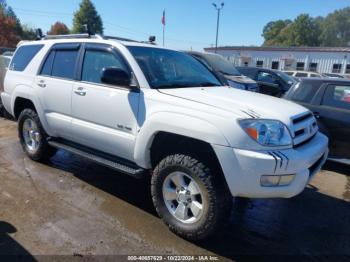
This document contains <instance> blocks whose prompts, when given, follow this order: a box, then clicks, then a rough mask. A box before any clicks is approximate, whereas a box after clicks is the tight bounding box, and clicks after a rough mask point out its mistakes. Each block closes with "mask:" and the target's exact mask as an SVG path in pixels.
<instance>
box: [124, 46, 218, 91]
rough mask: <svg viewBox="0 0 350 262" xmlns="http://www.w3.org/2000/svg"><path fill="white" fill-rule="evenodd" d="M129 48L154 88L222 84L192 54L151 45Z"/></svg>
mask: <svg viewBox="0 0 350 262" xmlns="http://www.w3.org/2000/svg"><path fill="white" fill-rule="evenodd" d="M128 49H129V51H130V52H131V54H132V55H133V56H134V57H135V59H136V61H137V63H138V64H139V66H140V68H141V70H142V71H143V73H144V75H145V76H146V78H147V80H148V82H149V85H150V86H151V87H152V88H155V89H161V88H183V87H199V86H221V83H220V82H219V80H218V79H217V78H216V77H215V76H214V75H213V74H212V73H211V72H210V71H209V70H208V69H207V68H206V67H205V66H204V65H202V64H201V63H200V62H198V61H197V60H196V59H194V58H193V57H191V56H190V55H187V54H184V53H181V52H177V51H173V50H167V49H161V48H151V47H140V46H129V47H128Z"/></svg>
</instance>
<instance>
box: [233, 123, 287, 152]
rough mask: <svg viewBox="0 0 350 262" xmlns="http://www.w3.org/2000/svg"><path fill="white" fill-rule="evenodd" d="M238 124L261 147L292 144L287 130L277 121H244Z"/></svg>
mask: <svg viewBox="0 0 350 262" xmlns="http://www.w3.org/2000/svg"><path fill="white" fill-rule="evenodd" d="M239 124H240V126H241V127H242V128H243V130H244V131H245V132H246V133H247V134H248V135H249V136H250V137H251V138H253V139H254V140H255V141H256V142H258V143H259V144H261V145H263V146H289V145H291V144H292V137H291V135H290V133H289V130H288V128H287V127H286V126H285V125H284V124H283V123H281V122H280V121H278V120H268V119H266V120H263V119H244V120H240V121H239Z"/></svg>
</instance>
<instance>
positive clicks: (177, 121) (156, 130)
mask: <svg viewBox="0 0 350 262" xmlns="http://www.w3.org/2000/svg"><path fill="white" fill-rule="evenodd" d="M164 138H167V139H165V140H164ZM178 140H181V141H186V142H187V143H189V142H193V143H195V144H196V145H201V147H202V148H207V149H210V150H212V152H214V150H213V148H212V146H211V144H218V145H225V146H228V145H229V144H228V141H227V140H226V138H225V137H224V135H223V134H222V133H221V131H220V130H219V129H218V128H217V127H215V126H214V125H212V124H211V123H209V122H207V121H205V120H202V119H200V118H195V117H192V116H187V115H181V114H176V113H168V112H167V113H157V114H154V115H152V117H151V118H150V119H148V121H146V122H145V124H144V125H143V127H142V128H141V130H140V132H139V134H138V137H137V139H136V143H135V151H134V159H135V162H136V163H137V164H138V165H139V166H141V167H144V168H152V164H154V162H153V163H152V149H153V150H154V148H155V147H156V146H157V145H159V141H163V142H162V143H166V145H165V146H164V144H162V143H160V145H161V147H165V148H169V147H171V146H172V145H173V143H175V142H176V143H177V144H178V142H177V141H178ZM164 141H165V142H164ZM157 143H158V144H157ZM180 144H181V143H180ZM153 156H154V155H153Z"/></svg>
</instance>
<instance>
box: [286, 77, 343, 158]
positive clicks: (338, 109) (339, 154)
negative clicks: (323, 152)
mask: <svg viewBox="0 0 350 262" xmlns="http://www.w3.org/2000/svg"><path fill="white" fill-rule="evenodd" d="M285 98H286V99H288V100H292V101H295V102H297V103H299V104H301V105H303V106H305V107H307V108H309V109H310V110H311V111H312V112H313V113H314V115H315V117H316V119H317V121H318V125H319V127H320V131H321V132H323V133H324V134H325V135H327V136H328V137H329V139H330V157H331V158H333V159H343V158H346V159H350V81H349V80H341V79H331V78H322V79H316V78H315V79H311V78H310V79H302V80H301V81H300V82H299V83H298V84H296V85H295V86H293V87H292V88H291V89H290V90H289V92H288V93H287V94H286V95H285Z"/></svg>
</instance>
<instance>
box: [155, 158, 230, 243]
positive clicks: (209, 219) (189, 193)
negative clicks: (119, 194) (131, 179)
mask: <svg viewBox="0 0 350 262" xmlns="http://www.w3.org/2000/svg"><path fill="white" fill-rule="evenodd" d="M219 175H220V174H213V173H212V172H211V171H210V169H209V168H208V167H207V166H206V165H204V164H203V163H202V162H200V161H199V160H197V159H195V158H193V157H191V156H186V155H181V154H176V155H171V156H167V157H166V158H164V159H163V160H162V161H161V162H160V163H159V164H158V165H157V167H156V168H155V169H154V172H153V176H152V181H151V182H152V188H151V191H152V199H153V203H154V205H155V207H156V210H157V212H158V214H159V216H160V217H162V219H163V220H164V222H165V223H166V224H167V225H168V226H169V228H170V229H171V230H172V231H173V232H175V233H176V234H178V235H180V236H182V237H184V238H186V239H189V240H202V239H204V238H207V237H208V236H210V235H211V234H212V233H213V232H214V231H215V230H216V229H217V228H218V227H219V226H220V225H221V224H222V222H223V221H224V220H225V219H226V218H228V216H229V210H230V203H231V201H230V200H231V197H230V196H229V194H228V192H227V189H226V187H225V185H224V184H223V183H222V181H221V179H219V177H218V176H219Z"/></svg>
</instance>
